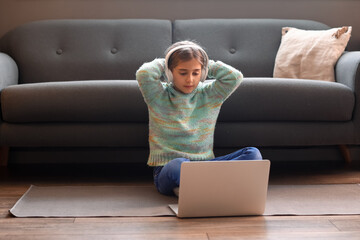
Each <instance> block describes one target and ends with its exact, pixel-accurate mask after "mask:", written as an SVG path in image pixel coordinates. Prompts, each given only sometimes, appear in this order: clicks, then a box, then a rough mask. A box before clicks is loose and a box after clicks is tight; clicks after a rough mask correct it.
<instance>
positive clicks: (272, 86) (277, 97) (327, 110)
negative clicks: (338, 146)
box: [218, 78, 355, 122]
mask: <svg viewBox="0 0 360 240" xmlns="http://www.w3.org/2000/svg"><path fill="white" fill-rule="evenodd" d="M354 104H355V96H354V92H353V91H352V90H351V89H350V88H349V87H347V86H345V85H343V84H340V83H335V82H325V81H316V80H302V79H300V80H299V79H291V80H290V79H276V78H245V79H244V81H243V82H242V83H241V85H240V87H239V88H238V89H237V90H236V91H235V92H234V93H233V95H232V96H231V97H230V98H229V99H228V100H226V102H225V103H224V105H223V107H222V109H221V111H220V115H219V120H218V121H222V122H237V121H328V122H331V121H350V120H351V119H352V113H353V110H354Z"/></svg>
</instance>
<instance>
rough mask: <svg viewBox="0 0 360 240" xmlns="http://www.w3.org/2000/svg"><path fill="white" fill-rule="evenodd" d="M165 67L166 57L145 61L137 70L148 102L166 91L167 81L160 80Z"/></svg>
mask: <svg viewBox="0 0 360 240" xmlns="http://www.w3.org/2000/svg"><path fill="white" fill-rule="evenodd" d="M164 69H165V59H154V60H153V61H151V62H148V63H144V64H143V65H142V66H141V67H140V68H139V69H138V70H137V71H136V80H137V81H138V84H139V87H140V91H141V93H142V95H143V97H144V99H145V102H146V103H147V104H149V103H150V102H151V101H152V100H153V99H154V98H155V97H156V96H158V94H160V93H161V92H163V91H164V88H165V84H166V83H163V82H161V81H160V79H161V76H162V75H163V74H164Z"/></svg>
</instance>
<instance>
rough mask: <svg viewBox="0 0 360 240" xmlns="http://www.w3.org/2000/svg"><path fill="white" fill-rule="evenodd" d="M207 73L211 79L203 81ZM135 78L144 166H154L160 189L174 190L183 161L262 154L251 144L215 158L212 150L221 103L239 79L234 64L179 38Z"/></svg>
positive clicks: (251, 157)
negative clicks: (145, 122) (144, 128)
mask: <svg viewBox="0 0 360 240" xmlns="http://www.w3.org/2000/svg"><path fill="white" fill-rule="evenodd" d="M207 77H208V78H211V79H215V81H209V82H204V81H205V79H206V78H207ZM136 79H137V81H138V83H139V87H140V90H141V92H142V95H143V97H144V99H145V102H146V104H147V106H148V111H149V144H150V156H149V159H148V165H149V166H154V167H155V168H154V183H155V186H156V188H157V190H158V191H159V192H160V193H162V194H165V195H173V194H174V190H176V189H177V190H178V187H179V184H180V167H181V163H182V162H184V161H205V160H206V161H222V160H260V159H262V156H261V154H260V152H259V150H258V149H256V148H252V147H250V148H244V149H241V150H239V151H236V152H234V153H231V154H229V155H226V156H222V157H218V158H215V156H214V153H213V138H214V130H215V124H216V120H217V117H218V114H219V111H220V107H221V105H222V104H223V102H224V101H225V100H226V99H227V98H228V97H229V96H230V95H231V93H232V92H234V91H235V90H236V88H237V87H238V86H239V85H240V82H241V81H242V79H243V75H242V74H241V73H240V72H239V71H238V70H237V69H235V68H233V67H231V66H229V65H226V64H225V63H222V62H220V61H216V62H215V61H212V60H209V59H208V56H207V54H206V52H205V51H204V50H203V49H202V48H201V47H200V46H199V45H197V44H195V43H194V42H190V41H182V42H177V43H175V44H173V45H172V46H170V47H169V48H168V49H167V51H166V57H165V59H155V60H153V61H152V62H149V63H145V64H143V65H142V66H141V67H140V69H139V70H138V71H137V72H136ZM161 79H165V80H166V81H165V82H164V81H161Z"/></svg>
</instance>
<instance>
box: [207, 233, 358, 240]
mask: <svg viewBox="0 0 360 240" xmlns="http://www.w3.org/2000/svg"><path fill="white" fill-rule="evenodd" d="M208 236H209V239H210V240H233V239H248V240H304V239H306V240H359V239H360V233H359V232H336V233H322V232H316V233H306V232H302V233H283V232H282V233H238V232H237V233H236V232H235V233H232V232H228V233H217V234H209V235H208Z"/></svg>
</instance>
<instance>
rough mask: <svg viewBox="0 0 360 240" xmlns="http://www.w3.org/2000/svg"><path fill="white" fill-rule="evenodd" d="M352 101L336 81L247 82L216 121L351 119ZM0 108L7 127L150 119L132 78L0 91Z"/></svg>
mask: <svg viewBox="0 0 360 240" xmlns="http://www.w3.org/2000/svg"><path fill="white" fill-rule="evenodd" d="M354 101H355V97H354V93H353V92H352V90H351V89H350V88H348V87H346V86H345V85H343V84H340V83H334V82H323V81H315V80H298V79H292V80H289V79H273V78H246V79H244V81H243V82H242V83H241V85H240V87H239V88H238V89H237V90H236V91H235V92H234V93H233V95H232V96H231V97H230V98H229V99H227V100H226V102H225V103H224V105H223V107H222V109H221V111H220V115H219V121H220V122H239V121H349V120H351V118H352V112H353V108H354ZM1 106H2V114H3V119H4V121H5V122H10V123H37V122H142V123H147V121H148V112H147V107H146V104H145V102H144V100H143V97H142V95H141V93H140V90H139V88H138V84H137V82H136V81H134V80H119V81H79V82H56V83H38V84H23V85H16V86H11V87H7V88H5V89H4V90H3V91H2V93H1Z"/></svg>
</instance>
